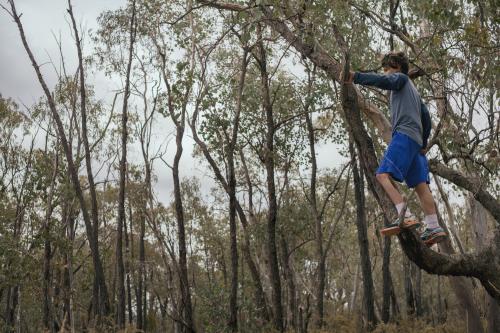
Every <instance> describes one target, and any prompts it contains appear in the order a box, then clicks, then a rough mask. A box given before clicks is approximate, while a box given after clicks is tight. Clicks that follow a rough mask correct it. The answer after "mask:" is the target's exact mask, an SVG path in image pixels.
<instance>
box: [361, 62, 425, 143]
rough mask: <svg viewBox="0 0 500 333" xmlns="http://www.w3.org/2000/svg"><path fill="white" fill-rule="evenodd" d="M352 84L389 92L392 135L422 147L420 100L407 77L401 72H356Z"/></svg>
mask: <svg viewBox="0 0 500 333" xmlns="http://www.w3.org/2000/svg"><path fill="white" fill-rule="evenodd" d="M354 83H357V84H362V85H366V86H375V87H378V88H381V89H385V90H391V125H392V133H393V134H394V132H400V133H403V134H406V135H408V136H409V137H410V138H412V139H413V140H414V141H415V142H417V143H418V144H419V145H421V146H422V145H423V140H422V132H423V130H422V120H421V109H422V99H421V98H420V94H419V93H418V91H417V89H416V88H415V86H414V85H413V83H412V82H411V80H409V78H408V76H407V75H405V74H403V73H401V72H397V73H393V74H389V75H382V74H375V73H359V72H356V73H354ZM424 107H425V106H424Z"/></svg>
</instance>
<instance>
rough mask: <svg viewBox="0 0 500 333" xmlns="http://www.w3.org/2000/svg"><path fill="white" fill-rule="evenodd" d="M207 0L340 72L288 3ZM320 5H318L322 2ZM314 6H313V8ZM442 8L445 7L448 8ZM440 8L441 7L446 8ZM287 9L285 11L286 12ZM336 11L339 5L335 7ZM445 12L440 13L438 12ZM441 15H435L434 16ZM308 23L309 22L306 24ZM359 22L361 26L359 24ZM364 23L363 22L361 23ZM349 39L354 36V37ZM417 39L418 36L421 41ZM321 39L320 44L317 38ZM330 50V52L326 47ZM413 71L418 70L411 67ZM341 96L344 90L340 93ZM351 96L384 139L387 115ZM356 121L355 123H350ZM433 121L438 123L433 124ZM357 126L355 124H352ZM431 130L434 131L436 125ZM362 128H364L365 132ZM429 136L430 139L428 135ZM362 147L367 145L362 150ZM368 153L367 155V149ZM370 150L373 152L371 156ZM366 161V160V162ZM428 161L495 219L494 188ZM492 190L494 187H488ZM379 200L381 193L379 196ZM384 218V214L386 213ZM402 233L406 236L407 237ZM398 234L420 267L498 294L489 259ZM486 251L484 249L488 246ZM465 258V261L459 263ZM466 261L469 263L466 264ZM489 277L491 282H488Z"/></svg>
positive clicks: (498, 209)
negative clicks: (250, 15) (258, 18)
mask: <svg viewBox="0 0 500 333" xmlns="http://www.w3.org/2000/svg"><path fill="white" fill-rule="evenodd" d="M204 3H205V4H207V5H210V6H213V7H217V8H222V9H226V10H231V11H240V12H241V11H247V10H255V11H258V12H259V15H262V18H263V22H265V23H266V24H267V25H269V26H270V27H271V28H272V29H273V30H275V31H276V32H278V33H279V34H280V35H281V36H282V37H283V38H284V39H285V40H287V41H288V42H289V43H290V44H291V45H292V46H293V47H294V48H295V49H296V50H297V51H299V52H300V53H301V54H302V55H303V56H305V57H308V58H309V59H311V61H313V62H314V63H315V64H317V66H318V67H320V68H322V69H323V70H325V71H326V72H327V74H328V75H329V76H330V77H331V78H332V79H333V80H336V81H341V76H340V73H341V71H342V66H341V62H342V60H341V59H342V58H341V59H340V60H335V59H334V58H332V57H331V56H330V55H329V54H328V53H327V50H326V49H325V48H324V47H321V46H318V44H317V42H316V43H314V40H312V39H307V38H302V37H301V36H302V33H303V31H304V28H305V25H304V24H302V23H301V20H302V21H303V19H304V15H303V13H302V9H301V11H299V12H298V13H297V15H291V13H292V12H293V10H292V9H291V8H290V7H287V6H281V7H278V6H273V3H269V4H268V5H267V6H266V5H264V4H258V5H257V6H256V7H255V8H253V9H249V8H250V7H247V6H244V5H239V4H234V3H217V2H206V1H205V2H204ZM339 6H341V7H342V6H344V8H332V9H331V10H329V11H324V12H321V11H318V10H319V8H320V6H319V4H314V5H311V7H310V8H312V9H313V12H314V13H315V14H317V15H314V16H313V18H314V19H318V18H319V16H320V15H319V14H321V13H324V14H325V15H331V14H333V11H332V10H333V9H343V10H344V11H345V10H346V9H349V8H345V6H347V5H344V4H342V5H340V4H339ZM323 8H324V7H323ZM314 9H315V10H314ZM448 9H450V10H452V11H453V12H456V8H454V7H452V8H448ZM448 9H446V10H448ZM446 10H445V11H444V12H446ZM287 11H288V13H287ZM339 11H340V10H339ZM306 12H307V6H306ZM444 15H445V14H444ZM279 17H281V18H283V17H285V21H286V22H287V23H289V24H290V26H288V25H287V24H286V23H285V21H283V20H277V19H276V18H279ZM440 17H441V16H440ZM329 22H332V23H331V24H330V28H331V29H335V30H334V32H335V31H336V34H337V36H342V35H343V34H345V32H344V31H345V30H339V26H340V25H339V26H337V25H336V22H335V21H332V20H329ZM342 23H343V25H342V26H340V27H341V28H342V29H345V28H346V25H347V24H350V22H342ZM312 26H314V25H311V26H310V27H312ZM362 28H364V27H362ZM364 29H366V28H364ZM396 36H397V37H398V39H400V40H401V41H402V43H405V44H406V45H408V47H409V48H410V49H411V48H412V47H414V46H415V43H413V42H412V41H411V39H412V38H409V37H408V36H407V35H405V33H404V31H403V30H401V29H399V30H398V33H397V34H396ZM354 40H355V39H354ZM421 42H422V41H421ZM424 44H425V43H424ZM319 45H321V44H319ZM332 53H334V52H332ZM417 74H418V72H417ZM345 98H347V96H346V97H345ZM356 98H357V99H358V100H359V101H358V103H357V107H358V108H359V109H360V110H361V111H362V112H364V113H365V114H366V115H367V116H368V117H369V119H371V120H372V121H373V123H374V124H375V126H376V127H377V128H378V130H379V133H380V135H381V136H382V137H383V138H384V140H389V139H390V126H389V123H388V121H387V120H386V118H385V116H384V115H383V113H381V112H380V110H379V109H378V108H377V107H376V106H375V105H374V104H372V103H369V102H368V101H367V100H366V99H365V98H364V97H363V96H362V95H360V94H359V93H357V92H356ZM444 105H447V103H444ZM349 108H351V106H348V107H347V109H349ZM346 119H347V120H352V119H350V118H348V117H346ZM356 126H357V125H356ZM438 126H439V125H438ZM356 129H359V128H356ZM436 132H439V131H437V130H436ZM365 133H366V132H365ZM358 134H360V137H359V139H360V140H368V138H369V137H367V135H365V134H362V132H359V133H358ZM367 142H368V141H363V142H361V141H359V143H363V144H365V143H367ZM431 142H433V141H431ZM358 149H360V156H363V158H365V157H366V158H367V160H366V161H365V162H363V165H364V168H365V170H366V174H367V175H371V173H373V172H374V170H375V166H376V158H375V155H374V152H373V151H372V153H369V151H370V150H371V148H369V147H368V146H358ZM367 149H368V150H367ZM372 154H373V155H372ZM372 156H373V157H372ZM368 159H370V160H371V161H373V162H371V161H370V162H369V161H368ZM371 163H373V166H371ZM369 164H370V166H369ZM430 166H431V171H432V172H434V173H436V174H438V175H441V176H443V177H445V178H447V179H448V180H450V181H452V182H453V183H454V184H457V185H458V186H460V187H462V188H464V189H467V190H469V191H473V192H474V193H475V197H476V198H477V199H478V201H480V202H481V203H482V204H483V205H484V207H485V208H486V209H487V210H488V211H489V212H490V213H491V214H492V215H493V216H494V217H495V219H496V220H497V221H498V218H499V216H500V215H499V214H500V204H499V203H498V201H497V200H495V199H494V195H493V194H492V192H491V191H495V189H494V188H493V189H490V190H488V189H486V188H483V187H480V185H479V183H478V182H477V181H475V180H471V179H469V178H468V177H466V176H465V175H464V174H462V173H460V172H457V171H455V170H453V169H451V168H450V167H448V166H446V165H444V164H442V163H440V162H437V161H434V162H431V163H430ZM369 184H371V185H370V188H371V190H372V191H378V190H377V185H376V183H371V182H369ZM493 193H494V192H493ZM380 195H382V194H381V193H378V194H377V198H381V197H380ZM384 200H385V199H384ZM381 207H382V208H383V210H384V211H385V212H386V213H387V214H389V216H390V217H392V215H393V212H392V211H393V209H392V207H391V205H390V204H389V203H388V202H387V203H383V201H381ZM388 220H390V219H388ZM407 236H408V237H407ZM400 240H401V245H402V247H403V249H404V250H405V253H406V254H407V255H408V256H409V257H410V259H411V260H413V261H414V262H415V263H417V265H419V266H420V267H421V268H424V269H425V270H426V271H428V272H429V273H433V274H443V275H459V276H460V275H465V276H474V277H477V278H478V279H480V280H481V282H482V284H483V286H484V287H485V288H486V289H487V290H488V292H489V293H490V294H491V295H492V296H494V297H495V298H496V299H498V298H499V297H500V296H499V295H498V293H497V292H496V291H495V288H493V287H491V285H495V284H496V283H497V282H495V281H496V278H495V276H496V274H495V273H494V271H495V270H496V269H498V266H497V265H493V266H491V265H489V266H485V265H484V262H482V261H481V260H480V258H483V257H484V256H481V255H479V256H475V257H473V258H465V257H459V259H457V261H455V259H454V257H450V256H446V255H440V254H438V253H436V252H434V251H432V250H428V249H426V248H424V247H423V246H421V245H419V244H420V243H419V242H418V238H417V237H416V236H415V235H413V236H409V235H406V234H403V235H402V236H401V237H400ZM488 251H493V253H494V252H495V251H496V245H495V244H494V243H493V244H492V245H491V246H490V247H488V250H486V252H484V253H487V252H488ZM488 253H489V252H488ZM462 263H463V264H466V265H462ZM468 264H471V266H468ZM466 267H469V268H466ZM490 283H491V284H490Z"/></svg>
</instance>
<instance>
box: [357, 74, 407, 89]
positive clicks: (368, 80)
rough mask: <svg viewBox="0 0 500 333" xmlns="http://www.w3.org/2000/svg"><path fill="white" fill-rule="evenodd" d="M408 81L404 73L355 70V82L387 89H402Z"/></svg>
mask: <svg viewBox="0 0 500 333" xmlns="http://www.w3.org/2000/svg"><path fill="white" fill-rule="evenodd" d="M407 81H408V76H406V75H405V74H403V73H393V74H389V75H383V74H375V73H360V72H355V73H354V77H353V82H354V83H356V84H362V85H364V86H374V87H377V88H380V89H385V90H400V89H401V88H403V86H404V85H405V84H406V82H407Z"/></svg>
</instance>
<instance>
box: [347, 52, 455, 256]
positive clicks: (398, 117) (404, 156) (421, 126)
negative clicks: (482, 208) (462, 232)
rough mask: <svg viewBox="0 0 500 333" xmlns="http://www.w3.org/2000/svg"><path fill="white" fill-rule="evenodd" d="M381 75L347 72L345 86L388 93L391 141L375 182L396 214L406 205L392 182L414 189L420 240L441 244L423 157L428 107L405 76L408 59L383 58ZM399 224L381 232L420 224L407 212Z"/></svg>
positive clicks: (393, 55) (392, 54)
mask: <svg viewBox="0 0 500 333" xmlns="http://www.w3.org/2000/svg"><path fill="white" fill-rule="evenodd" d="M382 68H383V70H384V74H383V75H382V74H374V73H359V72H350V75H349V79H348V80H347V83H352V82H354V83H356V84H361V85H367V86H374V87H377V88H381V89H384V90H390V91H391V98H390V110H391V125H392V139H391V142H390V144H389V146H388V147H387V150H386V151H385V153H384V157H383V159H382V161H381V162H380V165H379V168H378V169H377V175H376V177H377V180H378V181H379V183H380V184H381V185H382V187H383V188H384V190H385V191H386V193H387V195H388V196H389V197H390V199H391V200H392V202H393V203H394V205H395V206H396V209H397V211H398V215H400V216H401V215H402V214H403V211H404V208H405V206H406V202H405V198H404V197H403V196H402V195H401V193H399V191H398V189H397V188H396V186H395V184H394V182H393V179H394V180H396V181H398V182H403V181H405V182H406V184H407V185H408V187H410V188H415V192H416V193H417V195H418V198H419V199H420V204H421V206H422V210H423V211H424V214H425V218H424V222H425V225H426V227H425V230H424V232H423V233H422V234H421V236H420V237H421V239H422V240H423V241H424V242H425V243H426V244H427V245H429V246H431V245H433V244H435V243H438V242H440V241H442V240H443V239H444V238H445V237H446V233H445V232H444V231H443V229H442V228H441V227H439V224H438V218H437V214H436V207H435V205H434V199H433V197H432V193H431V191H430V188H429V185H428V184H429V165H428V162H427V158H426V156H425V152H426V146H427V140H428V138H429V133H430V129H431V120H430V116H429V111H428V110H427V107H426V106H425V104H424V103H423V102H422V99H421V98H420V95H419V93H418V91H417V89H416V88H415V86H414V85H413V83H412V82H411V80H410V79H409V77H408V58H407V57H406V55H405V54H404V53H403V52H389V53H387V54H386V55H385V56H384V57H383V59H382ZM404 214H405V216H404V218H403V221H402V223H401V224H400V223H399V219H397V220H396V221H394V223H392V224H391V225H390V226H388V227H387V228H385V229H383V230H382V231H381V233H382V234H384V235H387V236H392V235H396V234H398V233H399V232H400V231H401V230H400V227H401V228H416V227H418V226H419V225H420V222H418V220H417V219H416V217H415V216H414V215H413V214H412V213H411V212H410V210H409V209H406V211H405V213H404Z"/></svg>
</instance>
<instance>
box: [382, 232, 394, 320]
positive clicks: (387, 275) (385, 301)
mask: <svg viewBox="0 0 500 333" xmlns="http://www.w3.org/2000/svg"><path fill="white" fill-rule="evenodd" d="M390 263H391V239H390V238H389V237H384V254H383V259H382V321H383V322H384V323H388V322H389V320H390V318H391V314H390V307H391V294H392V292H393V289H394V288H393V286H392V280H391V270H390Z"/></svg>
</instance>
